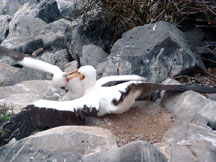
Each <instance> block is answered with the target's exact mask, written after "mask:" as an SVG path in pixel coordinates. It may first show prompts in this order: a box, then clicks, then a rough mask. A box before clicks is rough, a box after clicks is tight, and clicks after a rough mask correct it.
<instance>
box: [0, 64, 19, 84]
mask: <svg viewBox="0 0 216 162" xmlns="http://www.w3.org/2000/svg"><path fill="white" fill-rule="evenodd" d="M19 70H20V69H19V68H15V67H12V66H10V65H8V64H5V63H4V62H3V63H2V62H1V63H0V86H7V85H11V82H13V80H14V79H13V75H15V74H16V73H17V72H18V71H19Z"/></svg>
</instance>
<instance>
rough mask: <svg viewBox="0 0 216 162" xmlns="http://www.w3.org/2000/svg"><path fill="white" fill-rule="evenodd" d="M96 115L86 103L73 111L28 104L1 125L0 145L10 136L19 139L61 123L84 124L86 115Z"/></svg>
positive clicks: (93, 109) (7, 140)
mask: <svg viewBox="0 0 216 162" xmlns="http://www.w3.org/2000/svg"><path fill="white" fill-rule="evenodd" d="M96 115H97V110H96V109H95V108H89V107H87V106H86V105H85V106H84V107H83V108H82V109H78V110H76V111H74V112H72V111H59V110H55V109H51V108H50V109H47V108H38V107H35V106H34V105H28V106H27V107H25V108H24V109H23V110H22V111H21V112H20V113H18V114H16V115H14V116H13V117H11V119H10V121H9V122H8V123H6V124H5V125H4V126H3V129H2V131H3V132H4V133H3V136H1V137H0V145H4V144H6V143H8V142H9V141H10V140H11V139H12V138H16V140H19V139H22V138H24V137H27V136H29V135H31V134H32V133H33V132H34V131H37V130H46V129H49V128H53V127H57V126H62V125H84V124H85V118H86V117H87V116H96Z"/></svg>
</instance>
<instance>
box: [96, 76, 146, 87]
mask: <svg viewBox="0 0 216 162" xmlns="http://www.w3.org/2000/svg"><path fill="white" fill-rule="evenodd" d="M145 80H146V79H145V78H144V77H142V76H139V75H113V76H105V77H102V78H100V79H98V80H97V83H96V84H97V85H99V86H103V85H105V84H108V83H111V82H119V81H145Z"/></svg>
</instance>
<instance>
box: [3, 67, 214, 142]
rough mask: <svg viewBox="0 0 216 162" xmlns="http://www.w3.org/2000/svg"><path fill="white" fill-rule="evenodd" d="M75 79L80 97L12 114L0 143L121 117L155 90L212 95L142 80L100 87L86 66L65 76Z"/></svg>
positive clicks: (41, 102)
mask: <svg viewBox="0 0 216 162" xmlns="http://www.w3.org/2000/svg"><path fill="white" fill-rule="evenodd" d="M73 79H77V80H78V82H77V83H76V84H79V86H80V87H82V88H83V95H82V96H81V97H80V98H77V99H74V100H70V101H49V100H38V101H36V102H34V103H33V104H32V105H28V106H27V107H25V108H24V109H23V110H22V111H21V112H20V113H18V114H16V115H14V116H13V117H12V118H11V120H10V121H9V122H8V123H6V124H5V125H4V127H3V131H4V130H7V131H5V132H6V133H5V135H4V137H0V143H3V144H4V143H7V142H8V141H10V140H11V139H12V138H14V137H15V138H16V139H17V140H19V139H22V138H24V137H26V136H28V135H30V134H31V133H32V132H34V131H35V130H38V129H39V130H45V129H48V128H52V127H57V126H61V125H84V124H85V118H86V117H87V116H103V115H106V114H111V113H113V114H121V113H124V112H126V111H128V110H129V109H130V108H131V106H132V105H133V104H134V103H135V100H136V99H137V98H138V97H140V96H148V95H150V94H151V93H153V92H155V91H161V90H171V91H179V92H184V91H187V90H194V91H196V92H201V93H216V88H215V87H202V86H185V85H162V84H154V83H145V82H143V81H128V82H124V83H121V84H117V85H115V86H109V87H104V86H103V84H104V83H105V82H106V79H103V78H102V79H99V80H96V70H95V68H94V67H92V66H90V65H86V66H82V67H80V68H79V69H77V70H75V71H74V72H73V73H72V74H70V75H69V77H68V80H73Z"/></svg>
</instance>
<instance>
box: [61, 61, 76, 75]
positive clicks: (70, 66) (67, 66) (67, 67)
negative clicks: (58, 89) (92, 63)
mask: <svg viewBox="0 0 216 162" xmlns="http://www.w3.org/2000/svg"><path fill="white" fill-rule="evenodd" d="M77 68H78V61H77V60H74V61H71V62H68V63H67V64H65V65H64V71H65V72H71V71H74V70H76V69H77Z"/></svg>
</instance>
